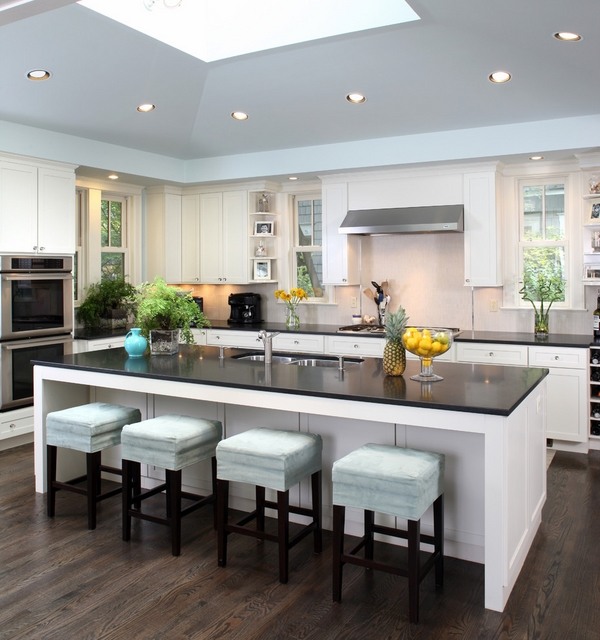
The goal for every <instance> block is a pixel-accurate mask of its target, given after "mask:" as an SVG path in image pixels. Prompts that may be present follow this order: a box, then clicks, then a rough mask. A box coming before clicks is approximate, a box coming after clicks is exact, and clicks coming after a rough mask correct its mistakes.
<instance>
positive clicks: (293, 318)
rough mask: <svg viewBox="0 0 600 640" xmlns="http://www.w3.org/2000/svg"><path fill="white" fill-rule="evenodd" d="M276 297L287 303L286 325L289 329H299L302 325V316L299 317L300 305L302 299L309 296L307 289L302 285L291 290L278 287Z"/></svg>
mask: <svg viewBox="0 0 600 640" xmlns="http://www.w3.org/2000/svg"><path fill="white" fill-rule="evenodd" d="M275 297H276V298H277V299H278V300H281V301H282V302H284V303H285V306H286V314H285V326H286V327H287V328H288V329H297V328H298V327H299V326H300V318H299V317H298V310H297V308H298V305H299V304H300V301H301V300H306V298H307V297H308V296H307V295H306V291H304V289H302V288H301V287H293V288H292V289H290V290H289V291H285V289H277V291H275Z"/></svg>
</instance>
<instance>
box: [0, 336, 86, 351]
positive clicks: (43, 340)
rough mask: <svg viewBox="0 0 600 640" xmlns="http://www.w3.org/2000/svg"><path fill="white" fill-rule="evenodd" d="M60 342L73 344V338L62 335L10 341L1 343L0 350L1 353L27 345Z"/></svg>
mask: <svg viewBox="0 0 600 640" xmlns="http://www.w3.org/2000/svg"><path fill="white" fill-rule="evenodd" d="M61 342H64V343H67V342H73V338H72V336H71V335H70V334H63V335H61V336H54V337H53V336H48V337H45V338H28V339H27V340H12V341H11V342H1V343H0V348H2V350H3V351H14V350H15V349H22V348H23V347H25V346H27V345H33V346H35V345H39V344H60V343H61Z"/></svg>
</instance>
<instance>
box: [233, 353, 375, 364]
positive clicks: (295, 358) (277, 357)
mask: <svg viewBox="0 0 600 640" xmlns="http://www.w3.org/2000/svg"><path fill="white" fill-rule="evenodd" d="M231 357H232V358H233V359H234V360H249V361H251V362H264V361H265V354H264V353H243V354H241V355H236V356H231ZM343 360H344V366H346V365H347V364H351V365H355V364H360V363H361V362H362V361H363V360H362V358H344V359H343ZM271 362H273V363H279V364H294V365H296V366H298V367H330V368H334V367H339V366H340V359H339V358H336V357H332V356H316V357H312V358H307V357H306V356H302V355H289V356H288V355H281V354H276V353H274V354H273V355H272V356H271Z"/></svg>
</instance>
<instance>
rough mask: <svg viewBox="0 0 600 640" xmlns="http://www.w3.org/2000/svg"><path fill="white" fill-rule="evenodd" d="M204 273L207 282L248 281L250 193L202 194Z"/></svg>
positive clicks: (202, 263) (201, 249) (201, 270)
mask: <svg viewBox="0 0 600 640" xmlns="http://www.w3.org/2000/svg"><path fill="white" fill-rule="evenodd" d="M200 274H201V280H202V282H203V283H205V284H211V283H213V284H246V283H248V193H247V192H246V191H225V192H222V193H204V194H201V195H200Z"/></svg>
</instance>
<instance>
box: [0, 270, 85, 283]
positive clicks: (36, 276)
mask: <svg viewBox="0 0 600 640" xmlns="http://www.w3.org/2000/svg"><path fill="white" fill-rule="evenodd" d="M2 280H4V281H5V282H12V281H17V280H73V274H72V273H64V271H63V272H57V271H52V272H48V271H46V272H44V273H5V274H4V275H3V276H2Z"/></svg>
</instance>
